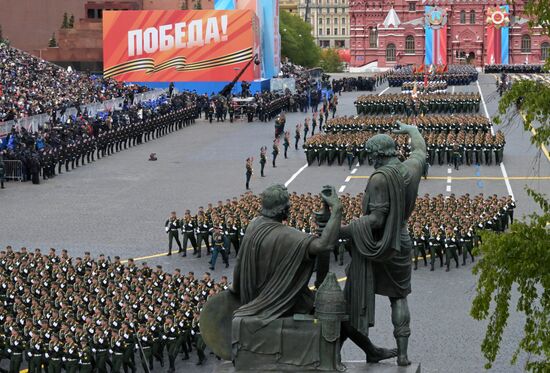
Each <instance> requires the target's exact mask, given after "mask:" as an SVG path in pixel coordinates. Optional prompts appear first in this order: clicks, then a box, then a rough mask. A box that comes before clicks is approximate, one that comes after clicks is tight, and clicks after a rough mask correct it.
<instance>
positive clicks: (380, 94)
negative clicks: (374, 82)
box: [378, 87, 390, 96]
mask: <svg viewBox="0 0 550 373" xmlns="http://www.w3.org/2000/svg"><path fill="white" fill-rule="evenodd" d="M388 89H390V87H386V89H384V90H383V91H382V92H380V93H379V94H378V96H382V94H383V93H384V92H386V91H387V90H388Z"/></svg>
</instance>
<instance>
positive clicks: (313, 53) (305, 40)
mask: <svg viewBox="0 0 550 373" xmlns="http://www.w3.org/2000/svg"><path fill="white" fill-rule="evenodd" d="M279 32H280V33H281V55H282V56H283V57H288V59H290V61H292V63H295V64H297V65H302V66H306V67H315V66H318V65H319V58H320V54H321V50H320V49H319V47H318V46H317V45H316V44H315V40H314V39H313V36H312V35H311V26H310V25H309V24H308V23H306V22H304V21H303V20H302V19H301V18H300V17H298V16H295V15H293V14H290V13H289V12H287V11H281V12H280V17H279Z"/></svg>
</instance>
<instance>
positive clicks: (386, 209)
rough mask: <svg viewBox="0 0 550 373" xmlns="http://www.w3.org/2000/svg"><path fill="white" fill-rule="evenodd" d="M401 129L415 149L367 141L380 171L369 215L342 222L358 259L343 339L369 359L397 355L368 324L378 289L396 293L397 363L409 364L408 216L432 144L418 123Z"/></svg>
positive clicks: (369, 195)
mask: <svg viewBox="0 0 550 373" xmlns="http://www.w3.org/2000/svg"><path fill="white" fill-rule="evenodd" d="M398 124H399V126H400V128H399V130H397V131H396V132H397V133H400V134H408V135H409V136H410V138H411V148H412V150H411V154H410V156H409V158H408V159H407V160H405V161H403V162H401V161H400V160H399V159H398V158H397V152H396V147H395V142H394V141H393V139H392V138H391V137H390V136H388V135H376V136H374V137H372V138H371V139H370V140H369V141H368V142H367V144H366V148H367V152H368V153H369V156H370V157H371V159H372V160H373V161H374V167H375V169H376V171H375V172H374V173H373V174H372V175H371V177H370V179H369V183H368V184H367V188H366V190H365V196H364V199H363V216H361V217H360V218H358V219H356V220H354V221H353V222H352V223H350V224H349V225H348V226H345V227H342V229H341V233H340V234H341V237H344V238H349V239H351V240H352V243H353V244H352V245H351V246H352V249H351V256H352V261H351V264H350V267H349V268H348V278H347V281H346V287H345V294H346V300H347V303H348V313H349V316H350V321H349V322H344V323H343V328H342V330H343V339H345V338H346V337H349V338H350V339H351V340H352V341H353V342H355V343H356V344H357V345H358V346H359V347H361V348H362V349H363V350H364V351H365V353H366V354H367V361H377V360H382V359H386V358H388V357H391V356H390V355H394V354H395V351H394V350H384V349H380V348H377V347H375V346H373V345H372V344H371V343H370V341H369V339H368V328H369V327H371V326H373V325H374V302H375V294H379V295H384V296H387V297H389V298H390V302H391V309H392V311H391V319H392V323H393V326H394V332H393V333H394V336H395V339H396V342H397V364H398V365H401V366H405V365H409V364H410V361H409V359H408V356H407V346H408V340H409V335H410V333H411V332H410V328H409V324H410V314H409V307H408V304H407V295H408V294H409V293H410V292H411V259H410V258H411V250H412V242H411V239H410V236H409V232H408V230H407V219H408V218H409V216H410V215H411V213H412V212H413V210H414V204H415V202H416V197H417V195H418V185H419V183H420V178H421V176H422V172H423V169H424V165H425V162H426V144H425V142H424V139H423V138H422V135H421V134H420V132H419V131H418V129H417V128H416V127H415V126H409V125H406V124H403V123H399V122H398Z"/></svg>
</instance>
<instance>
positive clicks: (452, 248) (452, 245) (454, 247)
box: [444, 227, 458, 272]
mask: <svg viewBox="0 0 550 373" xmlns="http://www.w3.org/2000/svg"><path fill="white" fill-rule="evenodd" d="M444 242H445V245H444V246H445V265H446V266H447V269H445V271H446V272H449V271H450V266H451V257H452V258H453V259H454V261H455V262H456V268H458V255H457V251H458V240H457V238H456V235H455V233H454V231H453V230H452V229H451V228H450V227H449V228H447V231H446V232H445V239H444Z"/></svg>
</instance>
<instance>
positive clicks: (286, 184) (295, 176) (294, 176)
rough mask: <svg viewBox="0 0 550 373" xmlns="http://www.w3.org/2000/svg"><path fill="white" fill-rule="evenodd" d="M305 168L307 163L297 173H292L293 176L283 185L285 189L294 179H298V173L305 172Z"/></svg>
mask: <svg viewBox="0 0 550 373" xmlns="http://www.w3.org/2000/svg"><path fill="white" fill-rule="evenodd" d="M306 168H307V163H306V164H305V165H303V166H302V167H301V168H300V169H299V170H298V171H296V172H295V173H294V175H292V176H291V177H290V179H288V180H287V181H286V183H285V187H288V186H289V185H290V183H292V182H293V181H294V179H296V178H297V177H298V175H300V173H301V172H302V171H303V170H305V169H306Z"/></svg>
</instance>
